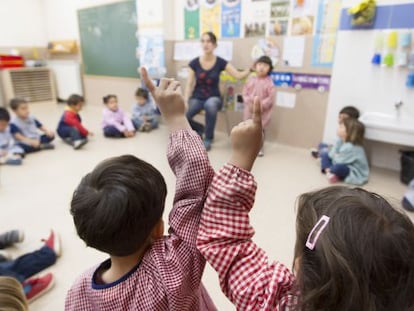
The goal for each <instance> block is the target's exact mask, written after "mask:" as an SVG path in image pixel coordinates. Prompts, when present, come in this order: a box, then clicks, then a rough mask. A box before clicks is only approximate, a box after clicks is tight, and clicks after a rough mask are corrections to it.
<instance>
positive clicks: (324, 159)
mask: <svg viewBox="0 0 414 311" xmlns="http://www.w3.org/2000/svg"><path fill="white" fill-rule="evenodd" d="M319 156H320V158H321V171H322V173H325V170H326V169H327V168H330V167H331V166H332V159H331V158H330V157H329V155H328V153H327V152H322V153H321V154H320V155H319Z"/></svg>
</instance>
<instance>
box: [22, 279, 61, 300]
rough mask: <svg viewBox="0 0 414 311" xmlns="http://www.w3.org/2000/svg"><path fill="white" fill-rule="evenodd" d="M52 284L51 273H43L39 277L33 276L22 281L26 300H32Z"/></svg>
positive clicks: (46, 290) (45, 291)
mask: <svg viewBox="0 0 414 311" xmlns="http://www.w3.org/2000/svg"><path fill="white" fill-rule="evenodd" d="M53 285H54V277H53V274H52V273H48V274H45V275H44V276H41V277H35V278H31V279H28V280H26V281H24V282H23V289H24V293H25V295H26V299H27V301H28V302H29V303H30V302H32V301H33V300H35V299H37V298H39V297H41V296H42V295H44V294H46V293H47V292H48V291H49V290H50V289H51V288H52V287H53Z"/></svg>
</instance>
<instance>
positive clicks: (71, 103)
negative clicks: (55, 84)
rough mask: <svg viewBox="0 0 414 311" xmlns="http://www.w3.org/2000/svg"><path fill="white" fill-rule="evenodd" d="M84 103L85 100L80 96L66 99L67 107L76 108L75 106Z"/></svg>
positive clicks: (73, 95) (74, 95) (76, 95)
mask: <svg viewBox="0 0 414 311" xmlns="http://www.w3.org/2000/svg"><path fill="white" fill-rule="evenodd" d="M84 102H85V99H84V98H83V96H80V95H78V94H72V95H70V96H69V98H68V105H69V106H76V105H77V104H79V103H84Z"/></svg>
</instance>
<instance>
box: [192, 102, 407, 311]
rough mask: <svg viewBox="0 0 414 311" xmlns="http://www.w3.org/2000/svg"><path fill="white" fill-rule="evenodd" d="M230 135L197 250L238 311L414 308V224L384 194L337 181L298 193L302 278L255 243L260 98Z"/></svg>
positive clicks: (297, 261)
mask: <svg viewBox="0 0 414 311" xmlns="http://www.w3.org/2000/svg"><path fill="white" fill-rule="evenodd" d="M254 107H255V109H254V112H253V120H250V121H245V122H243V123H241V124H240V125H239V126H237V127H235V128H234V129H233V131H232V133H231V141H232V155H231V158H230V161H229V163H228V164H226V165H225V166H224V167H223V168H222V169H221V170H220V171H219V172H218V173H216V176H215V177H214V179H213V182H212V184H211V186H210V188H209V191H208V197H207V200H206V205H205V207H204V210H203V214H202V218H201V222H200V230H199V234H198V238H197V246H198V248H199V249H200V251H201V252H202V254H203V255H204V256H205V257H206V259H207V261H208V262H209V263H210V264H211V265H212V267H213V268H214V269H215V270H216V271H217V272H218V274H219V279H220V285H221V288H222V290H223V292H224V294H225V295H226V296H227V297H228V298H229V299H230V300H231V301H232V302H233V303H234V304H235V306H236V308H237V310H257V311H258V310H277V311H282V310H283V311H287V310H335V311H348V310H376V311H378V310H384V311H385V310H413V308H414V296H413V295H412V293H413V291H414V225H413V223H412V222H411V221H410V219H408V217H406V216H405V215H403V214H401V213H400V212H399V211H397V210H395V209H394V208H393V207H392V206H391V205H390V204H389V203H388V202H387V201H386V200H385V199H383V198H382V197H381V196H379V195H377V194H374V193H370V192H367V191H365V190H363V189H360V188H355V189H351V188H348V187H339V186H336V187H329V188H326V189H322V190H319V191H315V192H310V193H305V194H302V195H301V196H300V197H299V199H298V206H297V210H298V212H297V219H296V235H297V236H296V245H295V253H294V258H295V260H294V270H295V273H296V277H295V275H294V274H293V273H292V272H291V271H290V270H289V269H288V268H287V267H286V266H285V265H283V264H282V263H280V262H278V261H270V259H269V258H268V257H267V255H266V253H265V251H264V250H262V249H261V248H259V247H258V246H257V245H256V244H255V243H254V242H253V241H252V238H253V235H254V229H253V228H252V227H251V225H250V220H249V212H250V210H251V209H252V207H253V203H254V200H255V193H256V188H257V186H256V182H255V180H254V177H253V175H252V174H251V173H250V170H251V168H252V166H253V163H254V161H255V158H256V155H257V153H258V152H259V150H260V147H261V139H262V122H261V118H260V103H259V101H258V100H257V98H256V99H255V103H254Z"/></svg>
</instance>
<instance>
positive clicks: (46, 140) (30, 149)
mask: <svg viewBox="0 0 414 311" xmlns="http://www.w3.org/2000/svg"><path fill="white" fill-rule="evenodd" d="M54 139H55V137H49V136H47V135H42V136H40V138H39V140H40V144H41V145H42V144H49V143H51V142H52V141H53V140H54ZM18 145H19V146H20V147H21V148H22V149H23V150H24V152H25V153H31V152H36V151H39V150H40V147H37V148H35V147H33V146H30V145H27V144H25V143H18Z"/></svg>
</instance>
